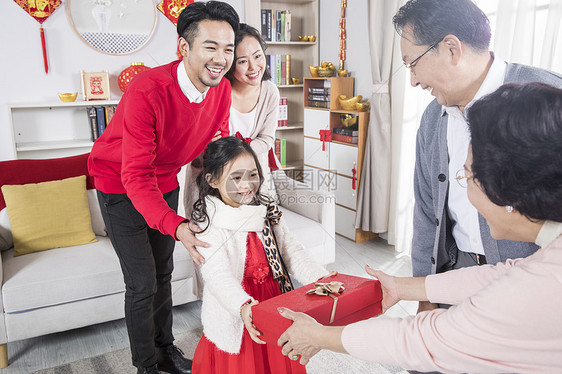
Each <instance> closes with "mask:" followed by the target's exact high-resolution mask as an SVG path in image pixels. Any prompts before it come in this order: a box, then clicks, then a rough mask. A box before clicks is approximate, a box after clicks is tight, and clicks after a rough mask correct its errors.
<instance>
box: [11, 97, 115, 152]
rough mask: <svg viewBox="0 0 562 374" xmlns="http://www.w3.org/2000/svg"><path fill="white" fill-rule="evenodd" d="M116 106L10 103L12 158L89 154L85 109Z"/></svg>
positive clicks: (108, 102)
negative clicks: (13, 156)
mask: <svg viewBox="0 0 562 374" xmlns="http://www.w3.org/2000/svg"><path fill="white" fill-rule="evenodd" d="M118 103H119V101H118V100H104V101H101V100H96V101H75V102H71V103H63V102H36V103H15V104H10V105H9V106H8V109H9V121H10V129H11V132H12V145H13V149H14V155H15V158H17V159H20V158H52V157H65V156H72V155H77V154H81V153H86V152H89V151H90V149H91V148H92V145H93V142H92V140H91V127H90V122H89V118H88V111H87V108H89V107H93V106H96V107H97V106H113V105H117V104H118Z"/></svg>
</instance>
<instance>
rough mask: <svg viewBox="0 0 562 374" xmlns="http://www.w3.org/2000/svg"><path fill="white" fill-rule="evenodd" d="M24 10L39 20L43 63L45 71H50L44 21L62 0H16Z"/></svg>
mask: <svg viewBox="0 0 562 374" xmlns="http://www.w3.org/2000/svg"><path fill="white" fill-rule="evenodd" d="M14 1H15V2H16V4H18V5H19V6H20V7H21V8H22V9H23V10H25V11H26V12H27V13H28V14H29V15H30V16H31V17H33V18H35V20H36V21H37V22H39V33H40V34H39V35H40V36H41V47H42V48H43V64H44V65H45V73H46V74H48V73H49V64H48V63H47V47H46V45H45V31H44V30H43V22H45V20H46V19H47V18H49V16H50V15H51V14H53V12H54V11H55V9H57V8H58V6H59V5H60V4H61V0H14Z"/></svg>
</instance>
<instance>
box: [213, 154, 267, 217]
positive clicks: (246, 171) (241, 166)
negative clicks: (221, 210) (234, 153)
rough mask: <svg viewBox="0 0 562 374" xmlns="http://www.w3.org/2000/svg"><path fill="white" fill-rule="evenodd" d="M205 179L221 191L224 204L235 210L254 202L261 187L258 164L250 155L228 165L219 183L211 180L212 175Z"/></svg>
mask: <svg viewBox="0 0 562 374" xmlns="http://www.w3.org/2000/svg"><path fill="white" fill-rule="evenodd" d="M205 178H206V179H207V182H208V183H209V185H210V186H211V187H213V188H216V189H218V190H219V193H220V196H221V200H222V201H223V203H225V204H226V205H230V206H231V207H234V208H238V207H239V206H241V205H246V204H250V203H251V202H253V201H254V198H255V196H256V193H257V192H258V188H259V186H260V176H259V172H258V168H257V166H256V162H255V160H254V157H253V156H252V155H250V154H248V153H243V154H241V155H240V156H238V157H237V158H235V159H234V160H232V161H230V162H229V163H228V164H226V166H225V168H224V170H223V172H222V175H221V177H220V179H219V180H218V181H217V180H211V179H212V177H211V174H207V175H206V176H205Z"/></svg>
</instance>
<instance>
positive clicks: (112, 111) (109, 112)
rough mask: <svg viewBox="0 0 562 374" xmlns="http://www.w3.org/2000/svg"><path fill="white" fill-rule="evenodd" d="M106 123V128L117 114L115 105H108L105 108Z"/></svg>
mask: <svg viewBox="0 0 562 374" xmlns="http://www.w3.org/2000/svg"><path fill="white" fill-rule="evenodd" d="M104 108H105V123H106V126H108V125H109V122H111V119H112V118H113V115H114V114H115V108H116V106H115V105H108V106H105V107H104Z"/></svg>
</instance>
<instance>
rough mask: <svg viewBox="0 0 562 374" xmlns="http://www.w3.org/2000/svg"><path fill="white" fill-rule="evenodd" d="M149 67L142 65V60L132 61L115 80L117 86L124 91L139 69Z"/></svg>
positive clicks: (143, 69) (142, 69)
mask: <svg viewBox="0 0 562 374" xmlns="http://www.w3.org/2000/svg"><path fill="white" fill-rule="evenodd" d="M148 69H150V68H149V67H148V66H144V64H143V63H142V62H133V63H132V64H131V66H129V67H128V68H126V69H125V70H123V71H122V72H121V74H119V78H117V81H118V82H119V88H120V89H121V91H123V92H125V89H126V88H127V86H128V85H129V83H131V81H132V80H133V78H134V77H136V76H137V74H138V73H140V72H141V71H145V70H148Z"/></svg>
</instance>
